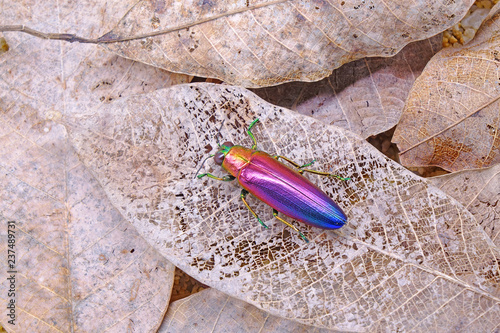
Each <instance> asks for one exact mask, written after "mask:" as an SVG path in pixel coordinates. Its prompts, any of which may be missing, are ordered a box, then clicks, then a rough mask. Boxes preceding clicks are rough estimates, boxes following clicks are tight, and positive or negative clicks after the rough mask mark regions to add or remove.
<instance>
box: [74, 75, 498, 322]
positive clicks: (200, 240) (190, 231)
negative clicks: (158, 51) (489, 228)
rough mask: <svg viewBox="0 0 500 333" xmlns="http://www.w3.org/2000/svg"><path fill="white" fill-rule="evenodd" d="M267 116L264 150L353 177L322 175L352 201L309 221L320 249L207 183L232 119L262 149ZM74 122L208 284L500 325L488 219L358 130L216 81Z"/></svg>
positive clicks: (113, 182) (99, 164)
mask: <svg viewBox="0 0 500 333" xmlns="http://www.w3.org/2000/svg"><path fill="white" fill-rule="evenodd" d="M255 118H259V119H260V122H259V123H258V125H257V126H256V127H255V130H254V134H255V136H256V138H257V141H258V146H259V148H260V149H262V150H265V151H268V152H269V153H271V154H280V155H284V156H287V157H289V158H291V159H292V160H295V161H297V162H298V163H306V162H309V161H311V160H313V159H316V163H315V165H314V166H315V169H318V170H325V171H329V172H333V173H335V174H340V175H342V176H344V177H352V180H351V181H346V182H341V181H338V180H332V179H325V178H324V177H323V178H321V177H319V176H311V177H310V179H311V180H312V181H314V182H315V183H317V184H318V185H319V186H320V187H321V188H322V189H323V190H324V191H326V193H328V194H329V195H330V196H331V197H332V198H334V199H335V200H336V201H337V202H338V203H339V205H340V206H341V207H342V208H343V209H344V210H345V212H346V213H347V215H348V219H349V221H348V224H347V225H346V226H344V227H343V228H342V229H339V230H338V231H325V230H321V229H317V228H312V227H309V226H306V225H303V224H301V225H300V229H301V230H302V232H304V233H305V234H306V236H308V237H309V239H310V240H311V242H310V243H309V244H306V243H305V242H304V241H302V239H301V238H300V237H299V236H298V235H297V234H296V233H295V232H293V231H292V230H291V229H290V228H288V227H286V226H283V225H282V224H281V223H280V222H279V221H277V220H276V219H274V218H273V215H272V213H271V209H270V208H269V207H267V206H266V205H264V204H263V203H262V202H260V201H259V200H257V199H256V198H254V197H251V196H249V197H250V198H249V200H248V201H249V205H250V206H251V207H253V209H254V210H255V211H256V212H258V214H259V216H260V218H261V219H262V220H263V221H264V222H265V223H266V224H268V225H269V227H270V229H267V230H266V229H263V228H262V227H261V225H260V224H259V223H258V222H257V221H256V220H255V218H254V217H253V216H252V215H251V214H250V213H249V211H248V210H247V209H246V208H245V206H244V205H243V203H242V202H241V201H240V196H239V194H240V188H239V187H238V186H236V184H231V183H228V182H218V181H216V180H213V179H207V178H204V179H203V180H200V179H197V178H195V173H196V170H197V168H198V167H199V166H200V163H201V161H202V160H203V158H204V157H206V156H207V155H208V154H210V153H211V152H212V153H213V152H214V151H215V149H216V148H215V147H216V138H215V137H216V134H217V132H218V129H219V128H221V124H222V123H223V121H224V120H225V122H224V124H223V126H222V130H221V135H222V139H221V141H225V140H230V141H232V142H234V143H237V144H242V145H245V146H249V145H250V144H251V140H250V138H249V137H248V135H247V134H246V132H245V130H246V127H247V126H248V124H249V123H250V122H251V121H252V120H253V119H255ZM65 120H66V124H67V126H68V130H69V131H70V133H71V137H72V142H73V144H74V146H75V147H76V149H77V151H78V153H79V155H80V156H81V158H82V159H83V160H84V161H85V163H86V165H88V166H89V167H90V168H91V169H92V170H93V172H94V174H95V175H96V177H97V178H98V179H99V180H100V182H101V184H103V186H104V188H105V190H106V191H107V193H108V196H109V197H110V198H112V200H113V204H114V205H115V206H116V207H119V209H120V211H121V212H122V213H123V214H124V215H125V216H127V218H128V219H129V220H131V221H132V222H133V223H134V225H135V226H136V228H137V229H138V230H139V231H140V232H141V233H142V234H143V235H144V237H146V238H147V239H148V240H149V242H151V244H155V246H156V248H157V249H158V250H159V251H161V253H162V254H163V255H164V256H166V257H167V258H168V259H169V260H171V261H172V262H173V263H175V265H176V266H178V267H180V268H181V269H182V270H183V271H185V272H186V273H188V274H189V275H191V276H193V277H195V278H196V279H197V280H199V281H201V282H202V283H205V284H207V285H210V286H212V287H215V288H217V289H219V290H221V291H223V292H224V293H227V294H229V295H232V296H234V297H237V298H239V299H242V300H245V301H247V302H249V303H251V304H253V305H255V306H257V307H259V308H261V309H264V310H266V311H268V312H270V313H271V314H273V315H277V316H281V317H285V318H289V319H292V320H295V321H298V322H300V323H303V324H308V325H315V326H318V327H323V328H330V329H339V330H366V331H377V330H381V331H398V330H399V331H402V330H420V331H429V330H439V328H443V329H446V330H450V329H451V330H453V329H457V330H459V329H462V328H467V329H470V330H471V331H474V330H479V331H486V330H491V329H493V327H496V326H497V325H498V324H500V321H499V318H500V316H498V314H499V312H500V307H499V304H498V297H499V295H500V294H499V290H500V289H499V282H500V274H499V268H498V259H499V258H500V254H499V253H498V252H497V251H496V249H495V247H494V246H493V245H492V244H491V243H490V242H489V241H488V236H487V235H486V234H485V233H484V231H483V230H482V229H481V227H480V226H478V225H477V222H476V220H475V219H474V217H473V216H472V215H471V214H470V213H469V212H468V211H467V210H465V209H464V208H463V207H462V206H461V205H460V204H458V203H457V202H456V201H455V200H454V199H452V198H450V197H449V196H447V195H446V194H444V193H443V192H442V191H440V190H439V189H437V188H435V187H433V186H431V185H429V183H427V182H426V181H425V180H423V179H421V178H419V177H417V176H415V175H414V174H412V173H411V172H409V171H407V170H405V169H404V168H403V167H401V166H399V165H397V164H395V163H394V162H391V161H389V160H388V159H387V158H385V157H383V156H382V155H381V154H380V153H379V152H378V151H376V150H375V149H374V148H373V147H371V146H370V145H369V144H368V143H366V142H365V141H364V140H363V139H362V138H360V137H358V136H356V135H354V134H352V133H349V132H348V131H344V130H342V129H339V128H337V127H333V126H327V125H325V124H323V123H320V122H317V121H315V120H313V119H311V118H309V117H304V116H302V115H298V114H296V113H294V112H291V111H288V110H286V109H282V108H279V107H275V106H272V105H270V104H268V103H265V102H263V101H262V100H261V99H260V98H258V97H256V96H255V95H253V94H251V93H249V92H248V91H246V90H244V89H242V88H237V87H230V86H222V85H212V84H197V85H182V86H176V87H172V88H170V89H165V90H161V91H156V92H152V93H150V94H148V95H142V96H136V97H130V98H127V99H120V100H118V101H117V102H116V103H110V104H107V105H105V106H103V107H102V108H101V109H100V112H99V113H98V114H96V113H95V112H93V111H92V110H88V111H87V112H85V113H83V114H80V115H77V114H73V115H71V117H68V118H66V119H65ZM216 167H217V166H214V163H213V162H211V161H209V162H207V163H206V165H205V166H204V167H203V168H202V172H211V173H214V174H216V175H222V174H224V173H223V172H221V171H220V170H219V168H216ZM290 222H291V223H294V224H296V222H294V221H290ZM451 314H453V315H451ZM457 318H460V320H457ZM436 328H438V329H436Z"/></svg>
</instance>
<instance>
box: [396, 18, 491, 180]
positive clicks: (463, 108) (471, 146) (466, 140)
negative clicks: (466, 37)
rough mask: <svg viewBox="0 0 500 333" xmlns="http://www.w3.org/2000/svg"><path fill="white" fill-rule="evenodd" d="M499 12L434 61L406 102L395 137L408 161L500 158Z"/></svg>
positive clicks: (472, 163)
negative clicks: (469, 39)
mask: <svg viewBox="0 0 500 333" xmlns="http://www.w3.org/2000/svg"><path fill="white" fill-rule="evenodd" d="M499 99H500V16H498V15H497V16H495V17H493V18H492V19H491V20H490V21H488V22H486V23H485V25H484V26H483V27H482V28H481V30H480V31H479V32H478V34H477V35H476V38H475V39H474V40H473V41H472V42H471V43H469V44H467V45H465V46H463V47H460V48H451V49H444V50H442V51H441V52H440V53H438V54H437V55H436V56H435V57H434V58H433V59H432V61H430V62H429V64H428V65H427V67H426V69H425V70H424V72H423V73H422V75H421V76H420V77H419V78H418V80H417V81H416V82H415V85H414V86H413V88H412V91H411V93H410V96H409V97H408V100H407V102H406V106H405V110H404V112H403V116H402V117H401V121H400V123H399V124H398V127H397V129H396V132H395V133H394V138H393V142H395V143H397V144H398V147H399V148H400V150H401V156H400V158H401V162H402V163H403V164H404V165H408V166H422V165H423V166H426V165H436V166H440V167H442V168H444V169H446V170H449V171H459V170H463V169H473V168H485V167H488V166H491V165H494V164H496V163H498V162H500V135H499V133H500V111H499V110H500V103H499Z"/></svg>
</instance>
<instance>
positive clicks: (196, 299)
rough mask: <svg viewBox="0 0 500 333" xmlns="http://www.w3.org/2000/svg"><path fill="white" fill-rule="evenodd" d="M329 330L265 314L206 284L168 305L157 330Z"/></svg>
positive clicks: (296, 332)
mask: <svg viewBox="0 0 500 333" xmlns="http://www.w3.org/2000/svg"><path fill="white" fill-rule="evenodd" d="M195 331H196V332H198V333H204V332H266V333H273V332H276V333H279V332H294V333H301V332H302V333H333V332H334V331H331V330H326V329H318V328H315V327H311V326H306V325H301V324H298V323H297V322H294V321H291V320H286V319H283V318H279V317H275V316H271V315H269V314H268V313H267V312H265V311H262V310H260V309H258V308H256V307H255V306H252V305H250V304H248V303H245V302H243V301H240V300H238V299H236V298H232V297H229V296H227V295H224V294H223V293H221V292H220V291H218V290H216V289H213V288H210V289H205V290H202V291H200V292H199V293H196V294H194V295H191V296H189V297H187V298H185V299H182V300H179V301H176V302H174V303H172V304H171V305H170V307H169V308H168V312H167V314H166V315H165V318H164V320H163V323H162V325H161V326H160V329H159V330H158V333H167V332H195Z"/></svg>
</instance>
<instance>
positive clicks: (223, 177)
mask: <svg viewBox="0 0 500 333" xmlns="http://www.w3.org/2000/svg"><path fill="white" fill-rule="evenodd" d="M205 176H207V177H209V178H212V179H217V180H221V181H223V182H230V181H231V180H235V179H236V177H234V176H231V175H225V176H222V177H217V176H214V175H212V174H211V173H202V174H201V175H198V176H196V177H198V179H199V178H203V177H205Z"/></svg>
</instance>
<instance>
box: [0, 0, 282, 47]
mask: <svg viewBox="0 0 500 333" xmlns="http://www.w3.org/2000/svg"><path fill="white" fill-rule="evenodd" d="M287 1H288V0H275V1H271V2H266V3H261V4H257V5H254V6H248V7H243V8H238V9H236V10H233V11H231V12H226V13H220V14H217V15H214V16H211V17H208V18H205V19H202V20H199V21H196V22H192V23H186V24H183V25H180V26H177V27H173V28H169V29H165V30H159V31H152V32H149V33H146V34H142V35H137V36H127V37H120V36H117V35H116V33H113V31H110V32H108V33H106V34H104V35H102V36H101V37H99V38H84V37H79V36H77V35H75V34H59V33H44V32H40V31H37V30H34V29H31V28H28V27H26V26H24V25H0V32H5V31H17V32H24V33H27V34H29V35H32V36H35V37H39V38H43V39H53V40H63V41H66V42H70V43H75V42H76V43H90V44H109V43H119V42H126V41H130V40H137V39H143V38H148V37H154V36H159V35H164V34H168V33H170V32H174V31H179V30H183V29H187V28H190V27H193V26H195V25H199V24H203V23H206V22H210V21H215V20H217V19H220V18H222V17H226V16H231V15H235V14H239V13H243V12H246V11H249V10H253V9H258V8H262V7H267V6H271V5H275V4H278V3H283V2H287Z"/></svg>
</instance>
